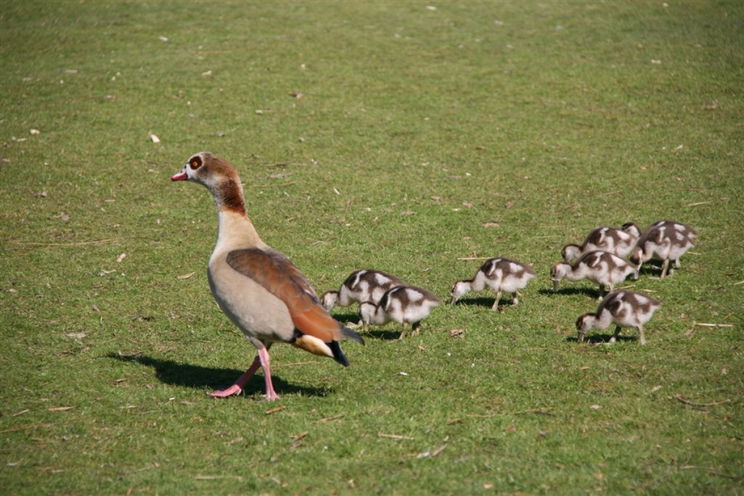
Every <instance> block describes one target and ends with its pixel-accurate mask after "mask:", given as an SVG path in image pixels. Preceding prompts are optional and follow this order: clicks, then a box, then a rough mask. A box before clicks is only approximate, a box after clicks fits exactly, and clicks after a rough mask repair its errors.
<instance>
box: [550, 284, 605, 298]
mask: <svg viewBox="0 0 744 496" xmlns="http://www.w3.org/2000/svg"><path fill="white" fill-rule="evenodd" d="M537 292H538V293H540V294H541V295H545V296H551V295H586V296H591V297H592V298H594V299H595V300H598V299H599V297H600V296H604V294H602V293H601V292H600V291H599V288H587V287H565V288H558V291H553V290H552V289H545V288H543V289H538V290H537Z"/></svg>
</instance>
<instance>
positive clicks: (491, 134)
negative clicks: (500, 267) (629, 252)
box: [0, 0, 744, 495]
mask: <svg viewBox="0 0 744 496" xmlns="http://www.w3.org/2000/svg"><path fill="white" fill-rule="evenodd" d="M742 19H744V4H742V3H741V2H738V1H735V0H721V1H702V2H701V1H693V0H682V1H679V2H671V1H670V2H661V1H658V2H657V1H654V2H649V1H633V2H624V1H621V2H595V1H584V0H576V1H571V2H560V1H555V0H546V1H542V2H519V1H515V0H503V1H472V2H442V1H436V2H428V3H427V2H414V1H408V0H406V1H379V2H361V1H346V2H327V1H320V2H286V1H278V2H245V1H237V0H233V1H199V0H191V1H184V2H159V1H153V2H142V1H126V2H115V1H82V2H66V1H42V0H38V1H24V2H7V1H4V2H2V8H1V9H0V26H1V27H2V29H0V67H2V71H0V84H1V85H2V86H1V87H2V90H1V91H0V294H1V296H0V312H1V313H0V346H2V352H0V371H1V374H0V486H1V487H3V488H4V490H3V492H5V493H7V494H329V493H331V494H353V493H358V494H401V495H403V494H406V495H407V494H427V493H443V494H455V493H457V494H471V493H480V492H484V493H488V492H498V493H520V494H538V493H544V494H556V493H558V494H560V493H564V494H565V493H571V494H575V493H593V492H608V493H631V492H653V493H660V494H682V493H685V494H686V493H698V494H699V493H713V494H737V493H741V492H742V490H741V484H742V478H744V455H742V453H744V449H743V448H744V447H743V446H742V443H743V439H744V432H743V427H744V422H743V421H742V415H741V406H742V393H743V392H744V382H743V379H742V378H743V377H744V375H743V374H744V366H743V363H744V362H743V360H742V358H743V357H742V354H743V352H744V349H743V348H742V346H743V341H742V317H741V316H742V314H743V312H744V308H743V305H742V302H743V301H744V249H742V246H744V235H743V234H742V230H743V229H742V228H743V227H744V222H743V221H742V211H744V201H743V200H742V196H744V167H742V156H743V155H744V100H743V97H744V91H743V90H742V88H743V86H742V81H744V29H743V28H744V25H743V24H742ZM152 136H156V137H157V141H159V142H158V143H155V142H154V141H156V140H154V138H153V137H152ZM201 150H210V151H212V152H214V153H216V154H218V155H219V156H222V157H225V158H228V159H229V160H230V161H232V162H233V163H234V164H235V165H237V166H238V168H239V170H240V173H241V177H242V179H243V181H244V182H245V191H246V197H247V203H248V210H249V215H250V216H251V218H252V219H253V221H254V223H255V224H256V227H257V229H258V230H259V232H260V233H261V234H262V236H263V238H264V239H265V240H266V241H267V242H268V243H270V244H271V245H273V246H274V247H276V248H278V249H280V250H282V251H283V252H284V253H286V254H287V255H288V256H290V257H291V258H292V259H293V260H294V262H295V263H296V264H297V265H298V266H299V267H300V268H301V269H302V270H303V271H304V273H305V274H306V275H307V276H308V277H309V279H310V280H311V281H312V282H313V283H314V285H315V286H316V288H317V289H318V291H319V292H322V291H325V290H327V289H332V288H335V287H337V286H338V285H339V284H340V283H341V282H342V281H343V280H344V278H345V277H346V276H347V275H348V274H349V273H350V272H351V271H352V270H355V269H358V268H365V267H371V268H377V269H381V270H385V271H388V272H391V273H394V274H396V275H398V276H400V277H401V278H403V279H405V280H407V281H408V282H410V283H412V284H415V285H419V286H423V287H426V288H429V289H430V290H432V291H433V292H435V293H436V294H438V295H439V296H440V297H442V298H443V299H445V300H446V299H447V297H448V292H449V288H450V286H451V284H452V283H453V282H454V281H456V280H458V279H463V278H467V277H471V276H472V275H473V273H474V272H475V270H476V269H477V268H478V266H479V264H480V262H481V259H482V258H485V257H492V256H506V257H511V258H515V259H518V260H521V261H524V262H528V263H530V264H532V265H533V266H534V268H535V270H536V271H537V272H538V277H537V278H536V279H535V280H534V281H533V282H532V283H531V284H530V286H528V288H527V290H526V291H525V295H524V298H523V299H522V301H521V302H520V304H519V305H518V306H510V305H506V306H505V308H504V310H503V311H502V312H499V313H494V312H491V311H490V306H491V302H492V300H491V296H492V295H490V294H488V293H485V292H484V293H481V294H476V293H470V294H468V295H467V296H466V297H465V298H464V299H463V300H462V301H461V302H460V303H458V304H457V305H454V306H452V305H449V304H444V305H442V306H441V307H440V308H437V309H436V310H435V311H434V312H433V313H432V315H431V317H430V318H429V319H428V320H426V321H425V323H424V326H423V331H422V333H421V335H420V336H418V337H415V338H411V339H406V340H404V341H398V340H397V336H398V330H399V328H398V326H397V325H395V324H388V325H385V326H381V327H378V328H375V329H373V330H372V331H371V332H370V333H369V334H368V335H367V336H366V341H367V344H366V346H364V347H361V346H358V345H357V344H355V343H351V342H349V343H345V345H344V350H345V352H346V354H347V356H348V357H349V360H350V361H351V363H352V365H351V367H349V368H347V369H343V368H342V367H339V366H338V364H336V363H334V362H333V361H331V360H325V359H322V358H319V357H315V356H311V355H308V354H305V353H303V352H301V351H299V350H296V349H294V348H291V347H288V346H284V347H282V346H276V347H274V348H273V349H272V358H273V372H274V375H275V387H276V389H277V392H278V393H279V394H280V395H281V400H279V401H278V402H274V403H268V402H265V401H262V398H261V393H262V389H263V379H262V377H260V376H259V377H256V378H254V379H253V381H252V382H251V383H250V384H249V388H248V394H247V395H245V396H243V397H238V398H231V399H227V400H221V401H217V400H213V399H211V398H209V397H207V396H206V393H207V392H209V391H211V390H213V389H214V388H218V387H225V386H227V385H229V384H231V382H232V381H233V380H234V379H235V378H236V377H237V376H238V375H239V374H240V373H241V372H242V371H243V370H244V369H245V367H247V365H248V364H249V363H250V361H251V360H252V358H253V354H254V350H253V348H252V347H251V346H250V345H249V343H247V342H246V341H245V339H244V338H243V337H242V336H241V335H240V332H239V331H238V330H237V329H235V328H234V327H233V326H232V325H231V324H230V323H229V321H228V320H227V319H226V318H225V317H224V316H223V315H222V314H221V313H220V312H219V310H218V309H217V307H216V305H215V303H214V301H213V299H212V297H211V295H210V293H209V289H208V284H207V280H206V271H205V269H206V262H207V259H208V257H209V254H210V252H211V250H212V247H213V243H214V238H215V230H216V218H215V213H214V207H213V203H212V201H211V200H210V199H209V197H208V194H207V192H206V191H205V190H204V189H203V188H201V187H197V186H195V185H192V184H185V183H171V182H170V181H169V179H168V178H169V176H170V175H171V174H173V173H175V172H176V171H177V170H179V169H180V168H181V166H182V164H183V162H184V161H185V160H186V159H187V158H188V157H189V156H190V155H191V154H193V153H195V152H198V151H201ZM663 218H670V219H674V220H677V221H680V222H684V223H686V224H689V225H691V226H693V227H695V228H696V229H697V230H698V232H699V233H700V241H699V243H698V244H697V246H696V247H695V248H694V249H693V250H691V251H690V252H689V253H688V254H686V255H685V256H684V257H683V259H682V268H681V269H679V270H677V271H676V272H675V273H674V275H673V276H672V277H671V278H668V279H664V280H660V279H658V278H657V277H656V274H657V269H655V268H654V266H653V265H649V266H646V267H644V270H642V272H641V277H640V279H639V280H638V281H637V282H636V281H630V280H629V281H627V283H626V286H627V287H630V288H633V289H634V290H637V291H641V292H647V293H648V294H650V295H652V296H654V297H655V298H658V299H660V300H661V301H662V304H663V306H662V308H661V310H660V311H659V312H658V313H657V314H656V316H655V317H654V319H653V320H652V321H651V322H650V323H649V325H648V326H647V338H648V340H649V344H648V345H647V346H645V347H641V346H639V344H638V342H637V341H636V339H635V334H634V332H632V331H626V332H625V333H624V335H625V336H627V339H622V340H620V341H619V342H618V343H616V344H615V345H613V346H607V345H606V344H605V343H604V341H605V340H606V339H607V338H608V337H609V335H610V333H611V332H612V329H608V330H607V331H594V332H593V333H591V337H592V339H591V340H590V342H589V343H585V344H578V343H577V342H576V339H575V336H576V331H575V328H574V322H575V320H576V317H578V316H579V315H580V314H583V313H585V312H587V311H591V310H593V309H594V308H596V304H597V301H596V296H597V294H596V291H595V288H594V286H593V285H592V284H590V283H588V282H578V283H568V284H563V285H562V287H561V289H560V290H559V291H558V292H553V291H552V290H551V282H550V280H549V277H548V272H549V269H550V266H551V265H552V264H553V263H555V262H557V261H558V260H559V259H560V249H561V247H562V246H563V245H564V244H566V243H569V242H579V241H581V239H582V238H583V236H584V235H585V234H586V233H587V232H588V231H589V230H590V229H592V228H594V227H596V226H600V225H613V226H619V225H621V224H623V223H625V222H628V221H633V222H636V223H637V224H639V225H641V226H647V225H649V224H650V223H651V222H653V221H656V220H658V219H663ZM355 311H356V309H355V308H352V307H349V308H337V309H335V310H334V311H333V313H334V315H335V316H336V317H337V318H338V319H339V320H342V321H353V320H355V319H356V315H355ZM701 324H707V325H701ZM454 329H459V330H461V331H458V332H451V331H452V330H454ZM259 375H260V374H259Z"/></svg>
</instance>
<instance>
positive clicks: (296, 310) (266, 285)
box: [171, 152, 363, 400]
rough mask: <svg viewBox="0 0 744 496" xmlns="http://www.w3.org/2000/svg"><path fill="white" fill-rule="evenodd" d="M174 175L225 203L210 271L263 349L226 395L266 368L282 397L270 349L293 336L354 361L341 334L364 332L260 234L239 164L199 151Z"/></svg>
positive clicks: (219, 295)
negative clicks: (330, 308)
mask: <svg viewBox="0 0 744 496" xmlns="http://www.w3.org/2000/svg"><path fill="white" fill-rule="evenodd" d="M171 180H172V181H187V180H188V181H194V182H197V183H199V184H202V185H204V186H206V188H207V189H208V190H209V192H210V193H212V196H213V197H214V201H215V203H216V205H217V216H218V220H219V231H218V236H217V244H216V246H215V247H214V251H213V252H212V256H211V257H210V259H209V266H208V270H207V276H208V278H209V286H210V288H211V290H212V294H213V295H214V298H215V299H216V300H217V303H218V304H219V306H220V308H221V309H222V311H223V312H224V313H225V315H227V316H228V317H229V318H230V320H231V321H232V322H233V323H234V324H235V325H236V326H238V327H239V328H240V329H241V330H242V331H243V334H245V336H246V337H247V338H248V340H249V341H250V342H251V343H252V344H253V345H254V346H255V347H256V349H257V350H258V355H257V356H256V358H255V359H254V360H253V363H252V364H251V365H250V367H248V370H246V371H245V373H244V374H243V375H241V376H240V377H239V378H238V379H237V380H236V381H235V383H234V384H233V385H232V386H230V387H229V388H227V389H224V390H220V391H215V392H213V393H212V394H211V395H212V396H214V397H218V398H223V397H227V396H232V395H236V394H240V393H241V392H242V391H243V387H244V386H245V384H246V383H247V382H248V380H249V379H250V378H251V377H252V376H253V374H254V373H255V372H256V370H258V367H259V366H260V367H262V368H263V371H264V381H265V384H266V398H267V399H268V400H276V399H278V398H279V396H278V395H277V394H276V392H275V391H274V387H273V385H272V383H271V364H270V359H269V351H268V350H269V348H270V347H271V345H272V344H273V343H276V342H281V343H290V344H292V345H294V346H296V347H298V348H302V349H304V350H306V351H309V352H311V353H314V354H316V355H321V356H328V357H331V358H333V359H334V360H336V361H337V362H339V363H340V364H342V365H344V366H347V365H348V364H349V362H348V360H347V359H346V356H345V355H344V353H343V351H341V347H340V346H339V343H338V342H339V341H340V340H341V339H344V338H347V337H348V338H352V339H354V340H356V341H359V342H360V343H363V340H362V338H361V337H359V335H358V334H356V333H355V332H354V331H351V330H350V329H346V328H344V327H342V326H341V324H339V323H338V322H336V321H335V320H334V319H333V318H332V317H331V316H330V315H328V312H326V310H325V309H324V308H323V307H322V306H321V305H320V303H319V301H318V298H317V296H316V294H315V291H314V290H313V288H312V286H311V285H310V283H309V282H308V280H307V279H306V278H305V276H304V275H303V274H302V273H301V272H300V271H299V270H298V269H297V267H295V266H294V265H293V264H292V262H290V260H289V259H288V258H287V257H286V256H284V255H283V254H282V253H280V252H279V251H277V250H275V249H273V248H271V247H270V246H269V245H267V244H266V243H264V242H263V240H261V238H260V237H259V235H258V233H257V232H256V229H255V228H254V227H253V223H252V222H251V220H250V219H249V218H248V216H247V215H246V210H245V201H244V199H243V187H242V185H241V183H240V178H239V177H238V172H237V170H236V169H235V167H234V166H233V165H232V164H230V163H229V162H227V161H226V160H223V159H221V158H218V157H215V156H214V155H212V154H211V153H208V152H202V153H197V154H196V155H193V156H192V157H191V158H189V160H188V161H187V162H186V164H185V165H184V166H183V169H182V170H181V171H180V172H178V173H177V174H174V175H173V176H172V177H171Z"/></svg>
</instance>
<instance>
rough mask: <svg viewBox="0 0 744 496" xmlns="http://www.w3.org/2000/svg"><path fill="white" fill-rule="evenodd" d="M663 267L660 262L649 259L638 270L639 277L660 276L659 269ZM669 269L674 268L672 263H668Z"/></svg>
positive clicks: (662, 263)
mask: <svg viewBox="0 0 744 496" xmlns="http://www.w3.org/2000/svg"><path fill="white" fill-rule="evenodd" d="M663 266H664V262H662V261H661V260H656V259H655V258H654V259H651V260H649V261H648V262H644V263H643V265H641V268H640V269H639V270H638V275H639V276H657V277H658V276H660V275H661V268H662V267H663ZM669 268H670V269H673V268H674V262H671V261H670V262H669Z"/></svg>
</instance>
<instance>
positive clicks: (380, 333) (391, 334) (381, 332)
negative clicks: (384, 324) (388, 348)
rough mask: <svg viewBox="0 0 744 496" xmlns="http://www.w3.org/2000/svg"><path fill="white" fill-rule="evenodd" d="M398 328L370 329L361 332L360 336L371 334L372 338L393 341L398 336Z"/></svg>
mask: <svg viewBox="0 0 744 496" xmlns="http://www.w3.org/2000/svg"><path fill="white" fill-rule="evenodd" d="M400 333H401V331H400V330H397V331H393V330H385V329H370V330H369V331H367V332H362V333H361V334H362V336H371V337H373V338H377V339H385V340H390V341H395V340H397V339H398V338H399V337H400Z"/></svg>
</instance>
